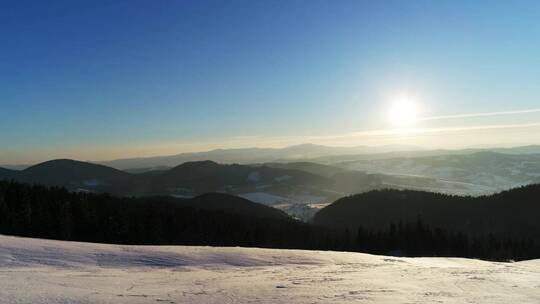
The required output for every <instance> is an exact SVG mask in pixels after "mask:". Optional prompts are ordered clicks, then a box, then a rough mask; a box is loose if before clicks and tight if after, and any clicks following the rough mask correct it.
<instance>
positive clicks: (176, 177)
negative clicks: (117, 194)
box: [146, 161, 327, 195]
mask: <svg viewBox="0 0 540 304" xmlns="http://www.w3.org/2000/svg"><path fill="white" fill-rule="evenodd" d="M325 183H327V180H326V179H325V178H324V177H321V176H317V175H314V174H310V173H307V172H303V171H299V170H288V169H278V168H269V167H267V166H262V167H252V166H245V165H237V164H234V165H223V164H218V163H215V162H213V161H200V162H187V163H184V164H181V165H179V166H176V167H174V168H172V169H170V170H167V171H164V172H162V173H161V174H157V175H155V176H154V177H153V178H152V180H151V181H150V183H149V186H148V187H149V188H148V189H147V190H146V192H147V193H150V194H173V195H174V194H177V195H197V194H202V193H206V192H216V191H219V192H239V191H242V190H246V191H251V189H253V187H257V186H262V185H264V186H265V187H294V186H301V185H305V186H317V185H323V184H325Z"/></svg>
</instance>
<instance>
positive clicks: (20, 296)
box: [0, 236, 540, 304]
mask: <svg viewBox="0 0 540 304" xmlns="http://www.w3.org/2000/svg"><path fill="white" fill-rule="evenodd" d="M0 299H1V301H0V302H1V303H6V304H7V303H35V304H38V303H49V304H52V303H351V302H355V303H356V302H362V303H364V302H366V303H436V302H438V303H540V260H534V261H526V262H519V263H491V262H485V261H477V260H468V259H457V258H394V257H386V256H374V255H367V254H359V253H344V252H321V251H303V250H276V249H256V248H216V247H188V246H120V245H102V244H90V243H75V242H62V241H50V240H40V239H29V238H18V237H8V236H0Z"/></svg>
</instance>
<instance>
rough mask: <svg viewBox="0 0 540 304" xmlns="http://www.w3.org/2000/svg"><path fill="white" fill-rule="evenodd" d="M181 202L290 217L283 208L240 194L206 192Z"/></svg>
mask: <svg viewBox="0 0 540 304" xmlns="http://www.w3.org/2000/svg"><path fill="white" fill-rule="evenodd" d="M179 204H180V205H183V206H189V207H193V208H200V209H205V210H217V211H225V212H230V213H234V214H241V215H246V216H255V217H261V218H274V219H285V218H289V216H288V215H287V214H286V213H285V212H283V211H281V210H278V209H275V208H272V207H267V206H265V205H261V204H257V203H254V202H251V201H249V200H247V199H244V198H241V197H238V196H234V195H229V194H224V193H215V192H213V193H206V194H203V195H199V196H196V197H194V198H192V199H186V200H183V201H181V202H180V203H179Z"/></svg>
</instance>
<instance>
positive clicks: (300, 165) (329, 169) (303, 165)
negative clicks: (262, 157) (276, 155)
mask: <svg viewBox="0 0 540 304" xmlns="http://www.w3.org/2000/svg"><path fill="white" fill-rule="evenodd" d="M264 166H268V167H270V168H280V169H289V170H300V171H304V172H308V173H311V174H316V175H320V176H324V177H332V176H333V175H334V174H336V173H341V172H343V171H345V169H343V168H339V167H334V166H329V165H323V164H318V163H313V162H291V163H265V164H264Z"/></svg>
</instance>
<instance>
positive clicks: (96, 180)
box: [16, 159, 129, 189]
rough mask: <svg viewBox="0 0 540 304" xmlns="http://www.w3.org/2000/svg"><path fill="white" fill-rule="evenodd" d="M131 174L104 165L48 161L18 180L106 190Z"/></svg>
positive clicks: (21, 175)
mask: <svg viewBox="0 0 540 304" xmlns="http://www.w3.org/2000/svg"><path fill="white" fill-rule="evenodd" d="M128 177H129V174H128V173H126V172H123V171H120V170H116V169H113V168H110V167H106V166H103V165H97V164H92V163H87V162H81V161H76V160H71V159H57V160H51V161H46V162H43V163H40V164H37V165H35V166H31V167H28V168H26V169H24V170H22V171H20V172H19V173H18V174H17V178H16V179H17V180H20V181H24V182H29V183H36V184H44V185H51V186H64V187H67V188H70V189H75V188H79V187H82V188H85V189H94V188H95V189H105V188H106V187H107V186H109V185H111V184H113V183H116V182H118V181H120V180H122V179H125V178H128Z"/></svg>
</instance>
